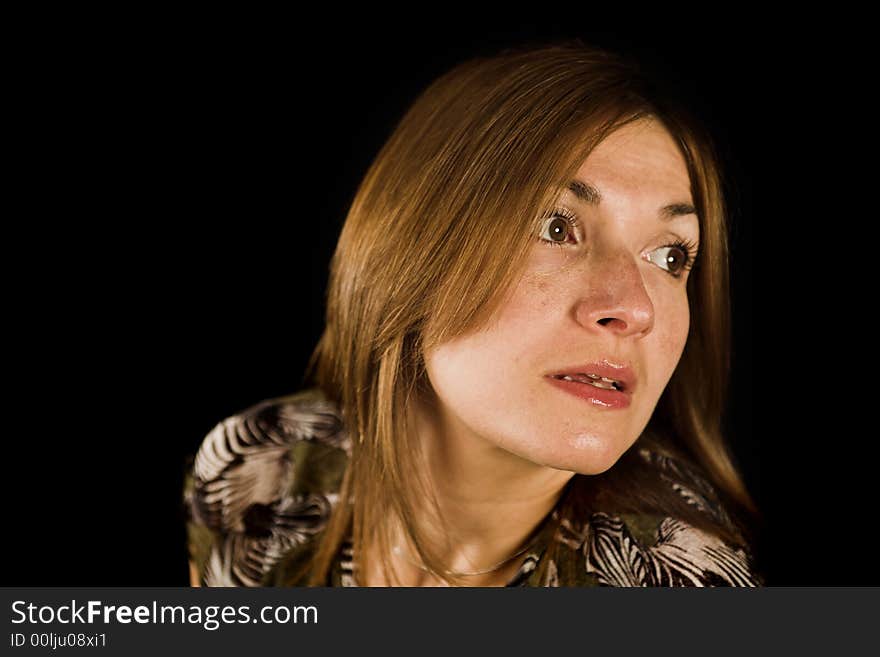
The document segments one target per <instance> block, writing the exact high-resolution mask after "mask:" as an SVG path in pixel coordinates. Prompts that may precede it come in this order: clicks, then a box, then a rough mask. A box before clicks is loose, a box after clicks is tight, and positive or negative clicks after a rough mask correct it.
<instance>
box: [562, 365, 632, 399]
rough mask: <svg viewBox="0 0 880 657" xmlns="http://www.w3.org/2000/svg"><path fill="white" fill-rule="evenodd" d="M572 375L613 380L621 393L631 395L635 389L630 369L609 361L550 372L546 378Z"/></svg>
mask: <svg viewBox="0 0 880 657" xmlns="http://www.w3.org/2000/svg"><path fill="white" fill-rule="evenodd" d="M573 374H597V375H599V376H604V377H605V378H606V379H614V380H615V381H617V382H618V383H620V384H621V386H622V387H623V390H622V391H623V392H626V393H632V392H633V390H635V388H636V375H635V373H634V372H633V370H632V368H631V367H629V366H628V365H626V364H622V365H619V364H617V363H614V362H611V361H609V360H607V359H606V360H603V361H602V362H598V363H586V364H584V365H572V366H571V367H565V368H564V369H560V370H556V371H555V372H550V373H549V374H547V375H546V376H549V377H554V376H564V375H569V376H571V375H573Z"/></svg>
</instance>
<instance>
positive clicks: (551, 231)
mask: <svg viewBox="0 0 880 657" xmlns="http://www.w3.org/2000/svg"><path fill="white" fill-rule="evenodd" d="M573 221H574V220H573V219H571V218H568V217H565V216H563V215H561V214H558V213H557V214H554V215H552V216H551V217H548V218H547V220H546V221H545V222H544V226H543V231H542V233H541V239H542V240H543V241H544V242H548V243H550V244H553V245H556V246H562V245H563V244H566V243H567V242H568V241H569V238H570V237H574V232H575V231H574V224H573V223H572V222H573Z"/></svg>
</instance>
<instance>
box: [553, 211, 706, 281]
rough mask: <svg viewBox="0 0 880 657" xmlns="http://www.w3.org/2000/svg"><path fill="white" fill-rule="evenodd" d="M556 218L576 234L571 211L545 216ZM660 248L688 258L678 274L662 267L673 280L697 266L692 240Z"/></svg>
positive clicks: (555, 243)
mask: <svg viewBox="0 0 880 657" xmlns="http://www.w3.org/2000/svg"><path fill="white" fill-rule="evenodd" d="M556 217H558V218H560V219H565V221H566V222H567V223H568V226H569V228H570V229H571V231H572V232H574V231H575V230H576V229H577V227H578V219H577V217H576V216H575V215H574V214H573V213H572V212H571V211H570V210H566V209H565V208H557V209H556V210H554V211H553V212H551V213H550V214H548V215H545V221H546V220H547V219H554V218H556ZM544 225H545V224H541V226H542V227H543V226H544ZM540 240H541V241H542V242H543V243H544V244H550V245H551V246H555V247H557V248H560V249H561V248H563V247H564V246H565V243H563V242H554V241H552V240H545V239H544V238H543V237H542V238H540ZM658 248H660V249H666V248H677V249H680V250H681V251H682V252H683V253H684V254H685V255H686V257H687V260H686V261H685V263H684V265H682V267H681V269H680V270H679V271H678V272H676V273H672V272H671V271H667V270H665V269H663V268H662V267H661V269H663V271H665V272H666V273H667V274H668V275H669V276H672V278H681V277H682V276H683V275H684V272H686V271H689V270H690V269H693V267H694V265H695V264H696V261H697V245H696V243H694V242H692V241H690V240H684V239H681V238H678V239H676V240H675V241H674V242H671V243H669V244H663V245H662V246H660V247H658Z"/></svg>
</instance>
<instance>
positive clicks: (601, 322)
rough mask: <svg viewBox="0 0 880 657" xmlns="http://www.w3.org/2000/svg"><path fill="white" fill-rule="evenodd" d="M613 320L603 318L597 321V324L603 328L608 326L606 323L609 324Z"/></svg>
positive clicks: (611, 318)
mask: <svg viewBox="0 0 880 657" xmlns="http://www.w3.org/2000/svg"><path fill="white" fill-rule="evenodd" d="M613 320H614V318H613V317H605V318H603V319H600V320H599V323H600V324H601V325H602V326H605V325H606V324H608V322H611V321H613Z"/></svg>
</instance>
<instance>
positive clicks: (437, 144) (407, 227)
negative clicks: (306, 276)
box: [304, 39, 757, 586]
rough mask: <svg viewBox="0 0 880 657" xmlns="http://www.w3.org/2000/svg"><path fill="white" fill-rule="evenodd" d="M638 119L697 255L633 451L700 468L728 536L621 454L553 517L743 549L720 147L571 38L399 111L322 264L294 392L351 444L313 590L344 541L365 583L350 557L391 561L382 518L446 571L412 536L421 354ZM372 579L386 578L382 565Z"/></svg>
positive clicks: (523, 250)
mask: <svg viewBox="0 0 880 657" xmlns="http://www.w3.org/2000/svg"><path fill="white" fill-rule="evenodd" d="M645 117H653V118H654V119H657V120H659V121H661V122H662V124H663V125H664V126H665V128H666V129H667V130H668V131H669V133H670V134H671V135H672V137H673V139H674V140H675V141H676V143H677V145H678V146H679V147H680V149H681V153H682V155H683V157H684V159H685V162H686V164H687V168H688V172H689V175H690V180H691V191H692V195H693V197H694V204H695V207H696V208H697V212H698V215H699V221H700V235H701V253H700V258H699V259H698V262H697V264H696V266H695V267H694V269H693V271H692V272H691V275H690V277H689V279H688V282H687V295H688V300H689V304H690V308H691V312H692V320H691V323H690V334H689V336H688V339H687V343H686V346H685V349H684V352H683V354H682V357H681V359H680V362H679V364H678V366H677V368H676V370H675V372H674V373H673V375H672V378H671V380H670V381H669V384H668V385H667V387H666V389H665V391H664V393H663V395H662V397H661V399H660V400H659V402H658V405H657V407H656V409H655V412H654V414H653V416H652V419H651V421H650V422H649V423H648V426H647V427H646V430H645V432H644V433H643V435H642V436H640V438H639V440H638V441H637V445H645V444H647V443H651V444H654V445H656V446H657V447H658V448H662V449H664V450H666V451H668V452H670V453H673V454H677V455H679V456H680V457H681V458H684V459H686V460H687V461H689V462H691V463H693V464H695V465H696V466H698V467H700V468H701V470H702V471H703V472H704V473H705V474H706V475H707V478H708V479H709V480H710V481H711V482H712V483H713V484H714V485H715V486H716V488H717V489H718V491H719V492H720V494H721V495H722V496H723V499H724V502H725V504H727V505H728V506H729V508H730V509H731V511H732V512H733V513H732V517H734V518H736V519H738V520H737V523H736V526H735V527H733V528H731V527H728V526H726V525H723V524H719V523H713V522H712V521H711V520H710V519H708V518H707V517H706V515H705V514H700V513H697V511H696V510H695V509H694V508H693V507H691V506H689V505H687V504H684V503H682V502H681V500H676V499H675V498H674V497H671V496H669V495H668V494H667V493H666V492H665V491H667V490H668V486H664V485H663V483H662V482H660V481H659V480H657V479H652V475H651V474H650V472H649V471H648V470H647V469H645V468H640V466H639V462H638V460H637V459H634V458H633V452H634V450H633V449H631V450H629V451H628V452H627V453H626V454H625V455H624V456H623V457H621V459H619V460H618V462H617V463H616V464H615V465H614V466H613V467H612V468H611V469H609V470H608V471H607V472H605V473H603V474H602V475H599V476H594V477H587V476H581V475H575V476H574V478H573V479H572V480H571V481H570V485H569V486H568V488H567V489H566V493H565V496H564V499H563V502H564V503H565V504H571V505H575V506H578V507H583V511H585V512H586V511H588V510H589V509H591V508H597V505H599V504H600V503H601V504H602V505H603V506H602V508H603V509H608V508H617V509H620V510H626V509H628V508H632V509H649V510H650V509H655V510H660V511H664V512H670V513H672V512H674V513H675V514H676V515H678V516H679V517H681V518H682V519H684V520H687V521H690V522H692V523H693V524H695V525H696V526H700V527H703V528H706V529H709V530H711V531H714V532H715V533H716V534H718V535H720V536H723V537H725V538H727V539H729V540H740V541H743V540H744V536H745V534H744V533H743V532H744V531H745V529H746V525H747V524H748V523H747V522H745V521H743V520H742V518H745V514H748V513H752V514H756V513H757V510H756V508H755V505H754V503H753V501H752V500H751V498H750V496H749V494H748V492H747V491H746V488H745V486H744V484H743V481H742V479H741V478H740V475H739V474H738V472H737V468H736V467H735V464H734V461H733V459H732V456H731V454H730V452H729V451H728V448H727V446H726V444H725V441H724V438H723V435H722V428H721V417H722V412H723V410H724V400H725V395H726V386H727V381H728V370H729V361H728V354H729V352H730V336H729V333H728V331H729V328H728V327H729V315H730V309H729V292H728V256H727V226H726V210H725V204H724V199H723V194H722V184H721V180H722V178H721V173H720V172H719V162H718V158H717V155H716V151H715V148H714V146H713V143H712V140H711V139H710V138H709V136H708V135H707V134H706V132H705V130H704V129H703V128H702V127H701V126H700V124H699V123H698V122H697V121H696V120H694V118H693V117H692V116H691V115H690V114H689V113H688V112H687V111H685V110H684V109H683V108H681V107H679V106H677V105H676V104H674V103H672V102H670V100H669V99H668V98H665V97H663V95H662V93H661V92H660V91H658V90H657V89H655V86H654V84H653V82H652V80H651V79H649V77H648V76H646V75H645V74H644V73H643V71H642V69H641V67H640V65H639V63H638V62H637V61H636V60H634V59H631V58H629V57H627V56H624V55H619V54H615V53H611V52H608V51H605V50H602V49H599V48H595V47H592V46H589V45H587V44H585V43H583V42H582V41H580V40H578V39H575V40H566V41H560V42H551V43H544V44H537V45H535V44H530V45H528V46H521V47H518V48H510V49H507V50H503V51H501V52H500V53H498V54H495V55H491V56H481V57H475V58H473V59H470V60H468V61H466V62H464V63H461V64H459V65H457V66H455V67H454V68H452V69H451V70H449V71H448V72H446V73H445V74H443V75H442V76H441V77H439V78H438V79H436V80H435V81H434V82H433V83H431V84H430V85H429V86H428V87H427V88H426V89H424V91H423V92H422V93H421V94H420V95H419V96H418V98H416V100H415V101H414V102H413V103H412V105H411V106H410V107H409V108H408V110H407V111H406V112H405V114H404V116H403V117H402V119H401V120H400V122H399V123H398V125H397V126H396V128H395V129H394V131H393V132H392V134H391V136H390V137H389V138H388V140H387V141H386V143H385V144H384V146H383V147H382V148H381V150H380V152H379V153H378V155H377V156H376V158H375V160H374V161H373V162H372V164H371V166H370V167H369V169H368V171H367V172H366V175H365V176H364V179H363V181H362V182H361V184H360V186H359V188H358V190H357V193H356V195H355V197H354V200H353V202H352V204H351V207H350V209H349V212H348V215H347V218H346V220H345V224H344V226H343V228H342V232H341V235H340V237H339V242H338V245H337V247H336V250H335V253H334V255H333V259H332V262H331V265H330V280H329V285H328V290H327V306H326V308H327V310H326V327H325V330H324V332H323V335H322V336H321V338H320V340H319V342H318V344H317V346H316V347H315V350H314V352H313V354H312V358H311V360H310V361H309V366H308V368H307V372H306V376H305V377H304V381H305V382H308V383H311V384H313V385H316V386H317V387H319V388H321V389H322V390H323V391H324V393H325V394H326V395H327V396H328V398H329V399H331V400H333V401H335V402H337V403H338V404H339V407H340V409H341V413H342V416H343V418H344V422H345V425H346V427H347V430H348V431H349V432H350V435H351V438H352V453H351V459H350V461H349V464H348V467H347V470H346V472H345V476H344V478H343V481H342V485H341V490H340V498H339V500H340V502H339V504H337V505H336V507H335V509H334V512H333V513H332V514H331V517H330V519H329V520H328V523H327V525H326V527H325V529H324V531H323V532H322V534H321V536H320V541H319V544H318V546H317V549H316V551H315V553H314V555H313V558H312V560H311V561H310V563H309V564H308V569H309V573H310V574H309V576H308V582H307V583H308V584H309V585H317V586H323V585H325V584H326V581H327V577H328V573H329V569H330V567H331V565H332V561H333V559H334V556H335V555H336V553H337V551H338V550H339V548H340V544H341V542H342V540H343V539H344V538H345V536H346V534H347V532H348V531H349V530H351V531H352V535H353V541H354V546H355V557H356V560H355V572H367V565H366V563H365V562H364V557H365V550H363V549H361V546H365V545H376V546H378V553H379V554H381V555H387V554H390V550H389V547H390V536H391V535H390V533H389V532H390V527H391V521H390V519H391V518H393V519H394V522H397V523H400V526H401V527H402V528H404V529H405V531H406V532H407V533H408V535H409V537H410V539H411V541H412V544H413V546H414V547H415V549H416V551H417V554H418V555H419V556H420V557H421V559H422V561H423V563H424V564H425V565H426V566H427V567H428V568H430V569H432V570H433V571H434V572H437V573H440V572H443V570H444V565H443V564H442V563H441V559H440V558H439V553H438V550H437V549H436V548H435V547H434V546H432V545H431V543H430V541H428V540H425V539H426V537H425V535H423V533H422V530H420V524H421V523H419V522H417V514H418V511H417V509H419V508H420V506H421V501H422V500H433V499H435V498H434V497H433V493H432V490H431V489H430V485H429V484H428V482H427V479H426V475H425V468H424V466H423V464H422V462H421V460H420V452H419V447H418V442H417V440H416V439H415V437H414V436H413V435H412V432H411V431H408V430H407V427H409V426H411V425H410V421H411V410H410V409H411V406H412V404H411V401H412V400H413V399H414V398H415V396H416V395H422V394H425V392H426V390H428V386H429V383H428V382H427V377H426V374H425V367H424V359H423V354H424V353H425V352H426V351H429V350H431V349H432V348H434V347H435V346H436V345H439V344H441V343H443V342H445V341H446V340H449V339H453V338H455V337H456V336H459V335H461V334H463V333H468V332H471V331H474V330H477V329H479V328H480V327H482V326H484V325H485V324H486V322H487V321H488V320H489V319H490V318H491V316H492V315H493V313H494V312H495V310H496V309H497V308H498V307H499V304H501V303H502V301H503V299H504V297H505V296H506V294H507V292H508V291H510V290H511V289H512V286H513V284H514V283H515V281H516V279H517V277H518V275H519V274H520V273H521V270H522V267H523V266H524V261H525V258H526V256H527V254H528V252H529V249H530V248H532V245H533V242H534V236H535V235H536V231H537V230H538V228H539V226H538V224H539V221H540V217H542V216H543V215H544V214H545V213H546V210H547V209H548V208H551V207H553V205H554V203H555V202H556V201H557V200H558V197H559V194H560V193H561V192H560V190H561V189H563V188H564V187H565V185H566V184H567V181H569V180H571V179H572V177H573V176H574V174H575V173H576V171H577V169H578V168H579V166H580V164H581V163H582V162H583V160H584V159H585V158H586V156H587V155H588V154H589V153H590V152H591V150H592V149H593V148H594V147H595V146H596V145H597V144H598V143H599V142H600V141H601V140H602V139H603V138H604V137H606V136H607V135H609V134H610V133H611V132H612V131H614V130H615V129H617V128H619V127H621V126H622V125H625V124H627V123H629V122H631V121H635V120H638V119H640V118H645ZM499 217H504V221H499V220H498V218H499ZM487 244H491V245H492V248H491V249H489V248H486V245H487ZM435 509H436V507H435ZM543 561H544V563H546V562H547V559H544V560H543ZM382 567H383V568H384V572H385V575H386V581H390V579H389V573H390V568H389V565H388V563H387V561H386V560H385V559H383V561H382ZM447 579H448V581H449V583H450V584H453V583H457V580H455V578H453V577H449V578H447Z"/></svg>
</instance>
